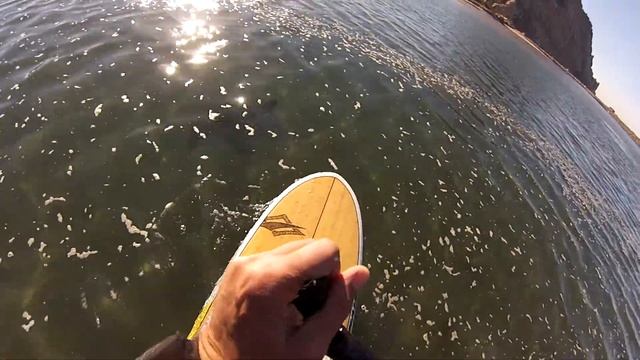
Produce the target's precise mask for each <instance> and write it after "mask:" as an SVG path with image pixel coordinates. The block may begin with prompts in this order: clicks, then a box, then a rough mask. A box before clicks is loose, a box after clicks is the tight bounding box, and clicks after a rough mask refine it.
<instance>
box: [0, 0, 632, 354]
mask: <svg viewBox="0 0 640 360" xmlns="http://www.w3.org/2000/svg"><path fill="white" fill-rule="evenodd" d="M0 74H1V76H0V204H1V205H0V224H1V225H0V289H1V291H0V332H2V334H3V335H4V336H2V338H1V339H0V357H48V358H85V357H109V358H114V357H118V358H120V357H132V356H135V355H137V354H140V353H141V352H142V351H144V349H146V348H147V347H148V346H150V345H152V344H153V343H154V342H156V341H158V340H160V339H161V338H163V337H164V336H166V335H169V334H172V333H174V332H175V331H182V332H183V333H185V332H187V331H188V330H189V328H190V326H191V323H192V321H193V319H194V318H195V316H196V315H197V313H198V311H199V308H200V306H201V304H202V302H203V301H204V299H205V298H206V297H207V295H208V293H209V291H210V290H211V287H212V285H213V283H214V281H215V280H216V279H217V278H218V277H219V276H220V275H221V273H222V271H223V269H224V266H225V265H226V263H227V261H228V259H229V258H230V257H231V256H232V255H233V253H234V251H235V249H236V247H237V246H238V244H239V242H240V241H241V240H242V238H243V237H244V234H245V232H246V231H248V229H249V228H250V227H251V225H252V224H253V222H254V220H255V219H256V218H257V217H258V216H259V214H260V211H261V210H262V209H264V207H265V205H266V204H267V203H268V202H269V200H271V199H272V198H273V197H275V196H276V195H277V194H279V193H280V191H282V190H283V189H284V188H285V187H286V186H287V185H289V184H290V183H291V182H293V181H294V180H295V179H297V178H300V177H302V176H304V175H307V174H309V173H311V172H316V171H327V170H330V171H337V172H339V173H340V174H342V175H343V176H344V177H345V178H346V179H347V180H348V181H349V182H350V183H351V185H352V186H353V188H354V189H355V192H356V194H357V196H358V197H359V200H360V204H361V207H362V215H363V222H364V233H365V256H364V263H365V265H368V266H369V267H370V269H371V273H372V280H371V282H370V284H369V285H368V286H367V288H366V289H365V290H364V291H363V292H362V294H361V295H360V296H359V299H358V312H357V314H356V322H355V326H354V328H353V332H354V334H355V335H356V336H357V337H359V338H360V339H362V341H363V342H364V343H366V344H367V345H368V346H370V348H371V349H372V350H373V351H374V352H375V353H376V354H377V355H378V356H379V357H381V358H384V357H396V358H398V357H402V358H408V357H414V358H425V357H431V358H465V357H468V358H483V357H486V358H524V357H527V358H539V357H556V358H560V357H562V358H567V357H579V358H618V357H622V358H637V357H639V356H640V339H639V336H638V334H639V333H640V303H639V300H638V296H639V295H640V292H639V290H638V289H640V279H639V276H640V274H639V273H638V269H639V251H640V220H639V218H640V195H638V194H640V180H639V179H640V176H639V175H640V147H638V146H637V145H636V144H634V143H633V142H632V141H631V140H630V139H629V138H628V136H627V135H626V134H625V133H624V131H622V129H620V127H619V126H618V125H617V124H616V122H615V121H614V120H613V119H611V118H610V117H609V115H608V114H607V113H606V112H605V111H604V110H603V109H602V108H601V107H600V106H599V105H598V104H597V103H596V101H594V99H593V98H592V97H591V96H590V95H589V94H588V93H587V92H586V91H585V90H584V89H583V88H582V87H580V86H578V85H577V84H576V83H575V82H574V80H573V79H571V78H570V77H569V76H567V75H566V74H565V73H564V72H563V71H562V70H560V69H559V68H558V67H557V66H556V65H554V64H553V63H551V62H550V61H549V60H547V59H546V58H544V57H542V56H540V54H538V53H537V52H536V51H535V50H534V49H532V48H531V47H529V46H528V45H526V44H524V43H523V42H522V41H521V40H519V39H518V38H516V37H515V36H513V35H512V34H511V33H509V32H508V31H507V30H505V29H504V28H503V27H502V26H501V25H499V24H497V23H496V22H495V21H494V20H493V19H491V18H490V17H488V16H487V15H486V14H484V13H482V12H479V11H478V10H476V9H474V8H472V7H470V6H468V5H467V4H465V3H464V2H461V1H458V0H439V1H417V0H409V1H399V2H398V1H396V2H391V1H383V0H353V1H344V0H339V1H326V0H301V1H291V0H283V1H280V0H278V1H231V2H229V1H223V2H220V1H203V0H167V1H162V0H133V1H123V0H112V1H96V0H88V1H77V0H71V1H61V2H58V1H35V0H17V1H15V0H13V1H6V2H4V3H2V4H1V5H0Z"/></svg>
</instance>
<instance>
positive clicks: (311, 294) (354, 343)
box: [293, 276, 375, 360]
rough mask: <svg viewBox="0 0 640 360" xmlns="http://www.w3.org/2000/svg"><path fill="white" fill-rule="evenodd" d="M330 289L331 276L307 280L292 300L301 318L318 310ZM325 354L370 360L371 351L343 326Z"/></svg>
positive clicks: (346, 359)
mask: <svg viewBox="0 0 640 360" xmlns="http://www.w3.org/2000/svg"><path fill="white" fill-rule="evenodd" d="M330 289H331V278H330V277H328V276H325V277H322V278H320V279H316V280H311V281H308V282H307V283H306V284H305V285H304V287H303V288H302V289H300V291H298V297H296V299H295V300H293V305H294V306H295V307H296V308H297V309H298V311H299V312H300V314H301V315H302V317H303V318H305V319H306V318H308V317H309V316H311V315H313V314H315V313H316V312H318V311H319V310H320V309H322V307H323V306H324V303H325V302H326V300H327V296H329V290H330ZM327 355H328V356H329V357H330V358H332V359H333V360H372V359H375V356H374V355H373V353H372V352H371V351H370V350H369V349H367V347H365V346H364V345H362V343H360V342H359V341H358V340H356V338H354V337H353V335H351V333H349V331H348V330H347V329H345V328H344V326H341V327H340V329H338V331H337V332H336V334H335V335H334V336H333V339H332V340H331V343H330V344H329V349H328V351H327Z"/></svg>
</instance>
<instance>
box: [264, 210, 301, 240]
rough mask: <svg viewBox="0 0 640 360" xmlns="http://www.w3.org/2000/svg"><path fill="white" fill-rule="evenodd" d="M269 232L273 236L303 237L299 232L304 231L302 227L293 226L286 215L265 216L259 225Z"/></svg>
mask: <svg viewBox="0 0 640 360" xmlns="http://www.w3.org/2000/svg"><path fill="white" fill-rule="evenodd" d="M260 227H263V228H265V229H267V230H269V231H271V234H272V235H273V236H281V235H301V236H305V235H304V233H303V232H302V231H301V230H304V228H303V227H302V226H298V225H295V224H293V223H292V222H291V220H289V217H288V216H287V215H286V214H282V215H275V216H267V218H266V219H265V220H264V221H263V222H262V224H260Z"/></svg>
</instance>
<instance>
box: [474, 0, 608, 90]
mask: <svg viewBox="0 0 640 360" xmlns="http://www.w3.org/2000/svg"><path fill="white" fill-rule="evenodd" d="M472 1H473V2H475V3H477V4H479V5H481V6H482V7H483V8H485V9H486V10H487V11H488V12H489V13H491V14H493V15H494V16H495V17H496V18H497V19H498V20H500V21H502V22H504V23H506V24H507V25H509V26H511V27H513V28H515V29H517V30H519V31H521V32H522V33H524V34H525V35H526V36H527V37H528V38H530V39H531V40H532V41H533V42H535V43H536V44H538V46H540V47H541V48H542V49H543V50H544V51H546V52H547V53H548V54H549V55H551V56H552V57H553V58H555V59H556V60H557V61H558V62H559V63H560V64H561V65H562V66H564V67H565V68H567V69H568V70H569V72H571V73H572V74H573V75H574V76H575V77H576V78H577V79H578V80H580V81H581V82H582V83H583V84H584V85H585V86H586V87H587V88H589V89H590V90H591V91H595V90H596V88H597V87H598V82H597V81H596V79H594V77H593V72H592V70H591V65H592V61H593V56H592V55H591V38H592V35H593V34H592V28H591V21H589V17H588V16H587V14H586V13H585V12H584V10H583V9H582V2H581V0H472Z"/></svg>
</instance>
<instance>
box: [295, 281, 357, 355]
mask: <svg viewBox="0 0 640 360" xmlns="http://www.w3.org/2000/svg"><path fill="white" fill-rule="evenodd" d="M351 304H352V299H351V298H350V297H349V291H348V290H347V284H346V283H345V279H344V278H343V277H342V275H341V274H336V275H334V279H333V283H332V286H331V290H329V296H328V298H327V301H326V302H325V304H324V306H323V307H322V309H321V310H320V311H319V312H317V313H316V314H314V315H312V316H311V317H309V318H308V319H307V320H306V321H305V322H304V324H303V325H302V327H301V328H300V329H299V330H298V331H297V332H296V333H295V335H294V336H293V337H292V338H291V339H290V341H291V345H292V346H294V347H295V346H297V345H299V344H300V343H302V344H307V346H310V347H311V349H310V350H311V352H312V353H313V355H314V356H315V355H320V356H322V355H324V354H325V353H326V351H327V348H328V347H329V343H330V342H331V339H332V338H333V336H334V335H335V333H336V331H337V330H338V329H339V328H340V325H341V324H342V321H343V320H344V319H345V318H346V317H347V315H349V311H350V310H351Z"/></svg>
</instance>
